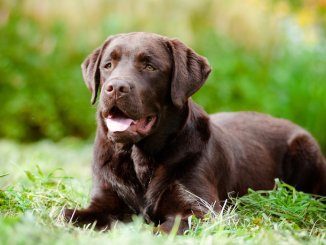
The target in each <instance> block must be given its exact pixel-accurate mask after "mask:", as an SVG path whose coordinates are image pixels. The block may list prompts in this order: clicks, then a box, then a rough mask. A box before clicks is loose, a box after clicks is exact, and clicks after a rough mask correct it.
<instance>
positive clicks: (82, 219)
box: [63, 188, 131, 230]
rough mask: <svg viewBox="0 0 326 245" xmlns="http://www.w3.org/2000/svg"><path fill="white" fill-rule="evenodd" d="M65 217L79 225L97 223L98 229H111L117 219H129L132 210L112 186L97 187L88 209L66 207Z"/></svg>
mask: <svg viewBox="0 0 326 245" xmlns="http://www.w3.org/2000/svg"><path fill="white" fill-rule="evenodd" d="M63 216H64V219H65V220H66V221H67V222H72V223H73V224H74V225H77V226H84V225H87V224H93V223H95V228H96V229H100V230H103V229H110V227H111V225H112V223H113V222H114V221H117V220H121V221H128V220H130V217H131V212H130V210H129V209H128V207H127V206H126V205H125V204H124V202H123V201H122V200H121V199H120V198H119V197H118V195H117V194H116V193H115V191H114V190H112V189H111V188H105V189H104V188H96V189H95V190H93V197H92V200H91V203H90V205H89V206H88V207H87V208H86V209H79V210H76V209H65V210H64V212H63Z"/></svg>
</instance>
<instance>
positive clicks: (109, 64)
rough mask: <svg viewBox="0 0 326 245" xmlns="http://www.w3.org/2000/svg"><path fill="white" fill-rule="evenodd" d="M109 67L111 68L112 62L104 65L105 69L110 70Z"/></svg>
mask: <svg viewBox="0 0 326 245" xmlns="http://www.w3.org/2000/svg"><path fill="white" fill-rule="evenodd" d="M111 67H112V62H109V63H107V64H105V65H104V68H105V69H110V68H111Z"/></svg>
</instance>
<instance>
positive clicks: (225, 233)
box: [0, 140, 326, 244]
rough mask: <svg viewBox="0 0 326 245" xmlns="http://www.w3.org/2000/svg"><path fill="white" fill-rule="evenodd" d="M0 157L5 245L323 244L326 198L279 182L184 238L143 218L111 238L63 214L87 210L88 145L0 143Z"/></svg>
mask: <svg viewBox="0 0 326 245" xmlns="http://www.w3.org/2000/svg"><path fill="white" fill-rule="evenodd" d="M0 156H1V158H0V166H1V168H0V244H105V243H106V244H217V243H218V244H242V243H245V244H262V243H265V244H275V243H277V244H289V243H290V244H301V243H309V244H326V204H325V201H326V199H325V198H322V199H319V200H316V199H314V198H313V197H311V196H310V195H308V194H305V193H302V192H297V191H296V190H295V189H294V188H293V187H291V186H288V185H286V184H284V183H280V182H278V181H277V182H276V187H275V189H274V190H272V191H260V192H255V191H251V190H249V193H248V194H247V195H246V196H243V197H241V198H233V199H231V200H230V201H229V203H228V204H227V205H225V206H224V208H223V212H222V213H220V214H216V213H211V214H208V215H207V217H206V218H205V219H204V220H197V219H196V218H194V217H192V218H191V219H189V224H190V225H191V229H190V230H189V231H188V232H187V233H186V234H185V235H183V236H175V234H170V235H163V234H153V233H152V226H151V225H147V224H145V223H144V222H143V221H142V219H141V218H140V217H135V218H134V221H133V222H132V223H130V224H120V223H117V224H116V226H115V227H114V228H113V229H112V230H111V231H109V232H96V231H94V230H93V229H92V226H91V225H90V226H88V227H84V228H76V227H73V226H72V225H71V224H66V223H64V222H63V220H62V217H61V216H60V212H61V210H62V209H63V208H64V207H65V206H69V207H84V206H86V205H87V202H88V194H89V190H90V185H91V178H90V176H91V175H90V166H89V162H90V160H91V159H90V158H91V144H88V143H82V142H79V141H75V140H66V141H63V142H60V143H58V144H54V143H51V142H46V141H43V142H39V143H35V144H30V145H20V144H16V143H13V142H8V141H0ZM229 204H232V205H229Z"/></svg>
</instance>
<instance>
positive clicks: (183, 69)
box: [168, 39, 211, 108]
mask: <svg viewBox="0 0 326 245" xmlns="http://www.w3.org/2000/svg"><path fill="white" fill-rule="evenodd" d="M168 46H169V49H170V51H171V53H172V59H173V74H172V81H171V99H172V102H173V104H174V105H175V106H177V107H178V108H182V107H183V105H184V104H185V103H186V102H187V100H188V98H189V97H190V96H191V95H193V94H194V93H195V92H196V91H197V90H198V89H199V88H200V87H201V86H202V85H203V84H204V82H205V81H206V79H207V77H208V75H209V73H210V72H211V67H210V65H209V64H208V62H207V59H206V58H204V57H202V56H200V55H198V54H196V53H195V51H193V50H192V49H190V48H188V47H187V46H186V45H185V44H183V43H182V42H180V41H179V40H177V39H173V40H169V41H168Z"/></svg>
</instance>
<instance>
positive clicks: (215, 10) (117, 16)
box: [0, 0, 326, 149]
mask: <svg viewBox="0 0 326 245" xmlns="http://www.w3.org/2000/svg"><path fill="white" fill-rule="evenodd" d="M48 2H49V3H48ZM231 2H232V4H231ZM251 2H253V4H254V5H253V6H255V4H256V5H257V9H256V10H253V9H254V8H251V7H250V6H249V5H245V3H244V2H242V1H230V3H227V1H218V0H216V1H214V0H204V1H199V2H198V1H170V0H167V1H161V2H160V1H149V0H148V1H142V2H141V3H140V2H139V1H121V2H119V3H118V1H101V0H96V1H90V2H87V1H66V2H64V1H57V2H55V1H52V2H51V1H43V2H42V1H25V2H24V1H7V2H6V1H5V2H4V3H2V4H0V36H1V38H0V98H1V106H0V137H6V138H12V139H16V140H20V141H34V140H38V139H41V138H50V139H53V140H59V139H61V138H63V137H67V136H74V137H80V138H89V137H92V135H93V134H94V130H95V119H94V118H95V115H94V114H95V108H94V107H93V106H91V105H90V103H89V102H90V94H89V92H88V91H87V88H86V86H85V85H84V83H83V81H82V76H81V71H80V64H81V62H82V61H83V59H84V58H85V57H86V55H87V54H88V53H90V52H91V51H92V50H93V49H94V48H95V47H96V46H98V45H100V44H101V42H102V41H103V40H104V39H105V37H106V36H108V35H111V34H115V33H119V32H128V31H140V30H141V31H152V32H157V33H160V34H163V35H168V36H172V37H173V36H178V37H179V38H180V39H181V40H183V41H185V42H186V43H187V44H188V45H189V46H191V47H192V48H194V49H195V50H196V51H197V52H198V53H200V54H201V55H204V56H206V57H207V58H208V60H209V62H210V64H211V65H212V67H213V71H212V74H211V76H210V77H209V79H208V81H207V83H206V85H205V86H204V87H203V88H202V89H201V90H200V91H199V92H198V93H197V94H196V95H195V96H194V99H195V101H197V102H198V103H199V104H201V105H202V106H203V107H204V108H205V109H206V110H207V111H208V112H217V111H237V110H256V111H260V112H265V113H270V114H272V115H274V116H279V117H285V118H288V119H291V120H293V121H294V122H296V123H298V124H300V125H301V126H303V127H305V128H306V129H308V130H310V131H311V132H312V134H313V135H314V136H315V137H316V138H317V139H318V140H319V142H320V143H321V145H322V147H323V149H326V133H325V130H324V128H325V125H326V81H325V78H326V68H325V67H326V49H325V47H326V46H325V41H324V35H323V31H324V30H323V29H322V26H323V25H322V24H321V25H318V21H319V19H318V18H317V17H318V16H317V17H316V16H315V17H314V18H310V19H309V18H308V19H307V18H306V17H305V16H312V15H311V13H312V12H311V11H310V10H311V9H308V10H306V9H305V8H304V7H303V6H304V2H305V1H300V3H301V5H300V8H301V10H302V11H306V12H307V11H308V13H309V14H308V15H307V14H305V12H303V14H301V12H300V16H299V18H301V19H302V21H301V22H303V23H305V25H307V23H308V24H309V25H310V27H311V28H310V29H309V31H310V30H312V29H314V28H315V27H316V28H317V27H318V28H321V29H320V31H318V34H319V36H318V37H317V38H316V37H315V36H313V38H311V35H310V36H309V37H310V39H309V38H308V39H309V40H310V41H311V40H312V43H308V44H305V43H304V41H302V40H301V39H304V38H302V37H301V36H302V35H305V32H304V31H302V33H301V32H300V33H297V32H298V31H297V32H293V30H297V29H298V28H299V29H300V27H298V28H297V29H295V28H296V26H295V25H292V26H294V27H293V28H292V27H291V28H292V29H291V28H290V29H289V28H288V25H287V23H288V22H287V19H288V18H290V17H291V18H292V19H293V20H295V18H296V15H295V13H290V12H288V13H286V18H284V17H282V18H283V19H282V21H280V19H277V17H278V16H279V15H280V14H279V12H281V13H282V14H283V15H284V8H281V10H282V11H281V10H278V9H279V8H277V7H275V6H274V5H271V6H270V10H268V11H267V10H266V8H265V7H266V6H261V3H257V1H251ZM271 2H274V4H275V2H277V3H278V2H283V4H284V3H285V4H286V2H284V1H271ZM290 2H291V1H290ZM23 3H24V4H23ZM33 3H34V4H33ZM46 3H47V4H46ZM72 3H74V4H75V5H74V4H72ZM60 4H61V5H63V6H60ZM64 4H66V5H64ZM69 4H70V5H69ZM54 6H57V7H54ZM58 6H59V7H58ZM77 6H78V8H77ZM248 6H249V7H248ZM282 6H283V5H282ZM244 7H246V8H248V9H247V10H248V11H243V8H244ZM275 9H276V10H275ZM317 10H318V11H317V12H318V13H319V12H320V11H319V10H320V9H317ZM78 11H79V12H78ZM273 11H274V12H273ZM275 11H276V12H275ZM277 11H279V12H277ZM309 11H310V12H309ZM302 16H303V17H302ZM311 19H312V20H311ZM307 20H308V21H307ZM309 21H310V22H309ZM279 22H282V23H283V25H278V26H277V28H276V27H275V26H276V24H275V23H279ZM299 22H300V20H299ZM321 23H322V22H321ZM303 27H305V26H303ZM286 28H288V29H286ZM318 28H317V29H318ZM309 33H310V34H311V32H309ZM297 36H298V38H299V39H300V37H301V39H300V40H299V41H298V42H296V41H295V40H296V39H295V38H296V37H297ZM293 38H294V39H295V40H294V41H293ZM316 39H317V40H316ZM291 40H292V41H291Z"/></svg>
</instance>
